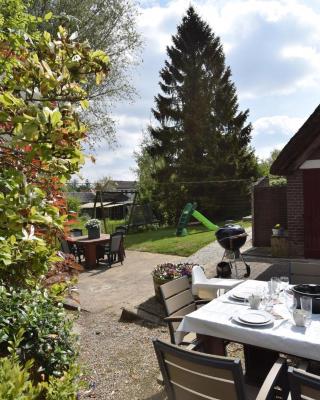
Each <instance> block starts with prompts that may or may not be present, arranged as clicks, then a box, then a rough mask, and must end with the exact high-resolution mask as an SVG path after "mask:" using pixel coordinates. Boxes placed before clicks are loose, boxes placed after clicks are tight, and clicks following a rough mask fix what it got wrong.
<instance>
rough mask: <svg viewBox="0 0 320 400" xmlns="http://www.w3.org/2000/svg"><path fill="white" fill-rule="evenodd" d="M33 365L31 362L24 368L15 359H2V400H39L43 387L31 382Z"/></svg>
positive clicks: (0, 375) (0, 397)
mask: <svg viewBox="0 0 320 400" xmlns="http://www.w3.org/2000/svg"><path fill="white" fill-rule="evenodd" d="M31 365H32V363H31V361H29V362H28V363H26V365H25V366H24V367H22V366H20V364H19V363H18V361H17V360H16V359H15V358H14V357H4V358H0V400H33V399H38V397H39V395H40V393H41V385H39V384H38V385H36V386H34V385H33V383H32V382H31V380H30V374H29V369H30V367H31Z"/></svg>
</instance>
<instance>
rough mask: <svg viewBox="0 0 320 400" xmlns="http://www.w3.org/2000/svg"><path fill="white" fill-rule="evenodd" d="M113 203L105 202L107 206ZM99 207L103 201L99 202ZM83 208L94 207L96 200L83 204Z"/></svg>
mask: <svg viewBox="0 0 320 400" xmlns="http://www.w3.org/2000/svg"><path fill="white" fill-rule="evenodd" d="M109 204H111V203H110V202H103V206H104V207H106V206H107V205H109ZM97 207H101V203H97ZM80 208H81V209H83V208H94V202H90V203H85V204H81V206H80Z"/></svg>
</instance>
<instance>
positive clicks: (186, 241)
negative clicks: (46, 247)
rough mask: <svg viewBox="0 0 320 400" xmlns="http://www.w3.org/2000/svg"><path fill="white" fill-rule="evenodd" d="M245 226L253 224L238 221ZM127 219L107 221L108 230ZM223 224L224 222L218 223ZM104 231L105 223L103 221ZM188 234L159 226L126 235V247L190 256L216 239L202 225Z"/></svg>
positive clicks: (80, 219)
mask: <svg viewBox="0 0 320 400" xmlns="http://www.w3.org/2000/svg"><path fill="white" fill-rule="evenodd" d="M85 222H86V218H83V217H80V218H79V219H78V223H77V224H74V225H73V226H72V227H73V228H81V229H83V230H84V234H86V229H85V228H84V225H85ZM236 223H240V225H242V226H244V227H248V226H250V225H251V224H250V223H248V222H242V221H236ZM124 224H125V221H112V220H108V221H107V232H108V233H112V232H114V229H115V227H116V226H118V225H124ZM218 225H220V226H223V222H222V223H220V224H218ZM101 229H102V232H104V228H103V223H101ZM188 233H189V234H188V236H184V237H177V236H176V227H169V228H159V229H157V230H150V231H143V232H133V233H129V234H128V235H126V239H125V247H126V249H128V250H138V251H148V252H150V253H161V254H172V255H177V256H185V257H187V256H190V255H191V254H193V253H195V252H196V251H197V250H199V249H201V248H202V247H204V246H206V245H207V244H209V243H211V242H213V241H214V240H216V237H215V235H214V231H208V229H207V228H205V227H204V226H202V225H196V226H191V227H189V228H188Z"/></svg>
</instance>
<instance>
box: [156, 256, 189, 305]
mask: <svg viewBox="0 0 320 400" xmlns="http://www.w3.org/2000/svg"><path fill="white" fill-rule="evenodd" d="M194 265H196V264H189V263H180V264H172V263H166V264H159V265H157V266H156V268H155V269H154V270H153V271H152V278H153V285H154V291H155V295H156V298H157V299H158V300H160V301H161V293H160V286H161V285H163V284H164V283H167V282H170V281H172V280H173V279H176V278H181V277H182V276H187V277H188V278H189V280H190V282H191V277H192V267H193V266H194Z"/></svg>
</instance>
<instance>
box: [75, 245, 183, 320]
mask: <svg viewBox="0 0 320 400" xmlns="http://www.w3.org/2000/svg"><path fill="white" fill-rule="evenodd" d="M184 260H185V258H184V257H178V256H171V255H166V254H154V253H145V252H139V251H129V250H127V251H126V258H125V260H124V263H123V265H121V264H120V263H117V264H113V266H112V268H106V266H105V265H103V264H101V265H100V266H99V267H97V268H94V269H90V270H88V271H85V272H83V273H82V274H81V275H80V277H79V283H78V285H77V286H78V288H79V294H80V302H81V307H82V308H84V309H86V310H88V311H90V312H94V313H96V312H101V311H109V312H113V313H116V314H119V315H120V313H121V309H122V308H126V309H129V310H134V308H135V307H136V306H137V305H139V304H141V303H143V302H145V301H146V300H147V299H148V298H150V297H152V296H154V290H153V281H152V276H151V272H152V270H153V268H154V267H155V266H156V265H158V264H162V263H166V262H174V263H176V262H179V261H184Z"/></svg>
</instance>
